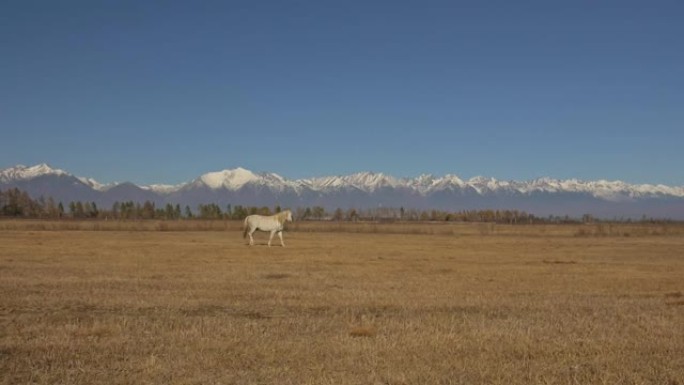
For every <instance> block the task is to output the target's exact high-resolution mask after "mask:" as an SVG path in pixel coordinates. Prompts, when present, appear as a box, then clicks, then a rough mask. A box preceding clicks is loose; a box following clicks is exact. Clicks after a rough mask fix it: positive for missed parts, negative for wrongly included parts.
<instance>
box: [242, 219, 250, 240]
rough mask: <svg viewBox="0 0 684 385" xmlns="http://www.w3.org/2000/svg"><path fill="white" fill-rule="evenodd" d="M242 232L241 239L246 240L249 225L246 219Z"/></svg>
mask: <svg viewBox="0 0 684 385" xmlns="http://www.w3.org/2000/svg"><path fill="white" fill-rule="evenodd" d="M243 227H244V232H243V233H242V238H247V233H249V225H248V224H247V218H245V223H244V225H243Z"/></svg>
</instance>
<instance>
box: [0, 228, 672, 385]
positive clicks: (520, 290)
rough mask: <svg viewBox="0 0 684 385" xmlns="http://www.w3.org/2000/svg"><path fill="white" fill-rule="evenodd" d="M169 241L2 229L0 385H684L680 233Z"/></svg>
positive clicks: (349, 233)
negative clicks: (282, 241) (253, 243)
mask: <svg viewBox="0 0 684 385" xmlns="http://www.w3.org/2000/svg"><path fill="white" fill-rule="evenodd" d="M161 225H163V223H162V224H161ZM161 225H160V224H159V223H156V224H155V223H152V224H145V225H142V224H137V225H133V226H129V227H126V226H124V225H116V224H102V223H99V224H97V226H99V227H98V228H94V226H95V225H94V224H85V225H84V224H70V225H69V226H72V227H69V226H65V225H59V224H50V223H45V222H30V223H29V222H25V223H20V224H17V223H16V222H0V384H393V385H399V384H666V385H677V384H680V385H681V384H684V237H683V236H682V232H681V228H674V229H672V228H665V227H662V228H661V227H658V226H653V227H645V228H643V227H620V228H613V227H610V228H601V229H599V228H598V227H563V226H557V227H554V226H536V227H535V226H529V227H525V226H518V227H505V226H494V225H488V224H471V225H464V224H459V225H454V226H443V225H437V224H432V225H431V224H422V225H411V226H413V227H410V228H409V227H392V226H389V227H381V226H379V225H378V226H375V227H373V226H369V225H366V224H345V225H344V226H347V227H345V228H341V227H340V228H335V227H334V225H331V226H332V227H329V228H326V229H324V230H326V231H315V230H316V227H315V225H306V224H299V225H298V226H297V223H294V224H293V225H295V226H293V227H292V231H290V232H286V233H285V241H286V243H287V247H286V248H280V247H272V248H268V247H266V246H264V244H265V242H266V234H264V233H260V234H257V238H256V239H257V243H258V244H260V245H258V246H255V247H251V248H250V247H247V246H245V242H244V240H243V239H242V237H241V236H242V234H241V232H239V231H238V227H239V226H238V225H235V224H223V225H221V224H219V225H216V226H219V228H218V229H217V228H215V227H212V226H214V225H211V226H210V225H207V226H208V227H207V228H206V229H202V230H204V231H187V230H188V229H185V230H186V231H177V230H181V229H180V228H175V227H173V226H175V225H173V224H167V225H166V226H167V227H165V228H164V227H160V226H161ZM145 226H151V227H149V228H148V227H145ZM221 226H223V228H221ZM307 226H310V227H307ZM364 226H365V227H364ZM402 226H403V225H402ZM92 230H107V231H92ZM154 230H161V231H154ZM190 230H192V229H190ZM195 230H197V229H195ZM319 230H320V229H319ZM276 244H278V242H276Z"/></svg>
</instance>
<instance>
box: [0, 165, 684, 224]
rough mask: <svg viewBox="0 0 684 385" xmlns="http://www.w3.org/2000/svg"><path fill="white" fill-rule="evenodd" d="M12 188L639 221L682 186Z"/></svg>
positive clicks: (679, 210) (93, 184)
mask: <svg viewBox="0 0 684 385" xmlns="http://www.w3.org/2000/svg"><path fill="white" fill-rule="evenodd" d="M12 187H18V188H20V189H22V190H25V191H27V192H28V193H29V194H31V195H32V196H35V197H39V196H51V197H53V198H54V199H55V200H59V201H63V202H70V201H77V200H81V201H83V200H88V201H94V202H96V203H98V204H100V205H111V204H112V203H114V202H116V201H119V202H122V201H128V200H133V201H140V200H143V201H144V200H151V201H154V202H155V203H157V204H165V203H173V204H176V203H178V204H182V205H189V206H190V207H195V206H196V205H197V204H199V203H217V204H221V205H223V204H241V205H259V206H273V205H275V204H279V205H281V206H289V207H301V206H312V205H321V206H324V207H326V208H328V209H334V208H337V207H341V208H351V207H354V208H370V207H378V206H384V207H406V208H421V209H428V208H437V209H444V210H453V211H456V210H464V209H487V208H492V209H519V210H525V211H528V212H531V213H534V214H537V215H549V214H553V215H582V214H586V213H590V214H594V215H596V216H606V217H615V216H617V217H630V216H641V215H647V216H652V217H667V218H676V219H684V186H680V187H675V186H665V185H650V184H640V185H633V184H628V183H625V182H622V181H607V180H598V181H581V180H577V179H569V180H558V179H552V178H539V179H535V180H531V181H501V180H497V179H494V178H487V177H481V176H480V177H474V178H471V179H468V180H463V179H461V178H459V177H458V176H456V175H453V174H449V175H445V176H441V177H440V176H434V175H430V174H424V175H420V176H418V177H415V178H397V177H394V176H391V175H386V174H383V173H375V172H360V173H356V174H351V175H338V176H327V177H316V178H309V179H296V180H292V179H287V178H284V177H282V176H280V175H278V174H274V173H267V172H263V173H255V172H252V171H250V170H246V169H244V168H239V167H238V168H235V169H226V170H221V171H215V172H208V173H205V174H203V175H200V176H199V177H198V178H196V179H194V180H192V181H189V182H186V183H181V184H178V185H165V184H154V185H148V186H137V185H135V184H132V183H128V182H126V183H112V184H102V183H99V182H97V181H96V180H94V179H92V178H85V177H76V176H74V175H71V174H69V173H68V172H66V171H64V170H60V169H54V168H52V167H50V166H48V165H47V164H39V165H36V166H32V167H26V166H21V165H20V166H15V167H11V168H7V169H4V170H0V189H6V188H12Z"/></svg>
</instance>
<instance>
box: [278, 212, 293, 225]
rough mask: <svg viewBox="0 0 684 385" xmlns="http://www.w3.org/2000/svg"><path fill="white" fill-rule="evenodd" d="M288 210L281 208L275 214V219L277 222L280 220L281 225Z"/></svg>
mask: <svg viewBox="0 0 684 385" xmlns="http://www.w3.org/2000/svg"><path fill="white" fill-rule="evenodd" d="M289 212H290V210H283V211H281V212H279V213H278V214H276V215H275V217H276V219H277V220H278V222H280V224H281V225H282V224H284V223H285V220H286V219H287V214H288V213H289Z"/></svg>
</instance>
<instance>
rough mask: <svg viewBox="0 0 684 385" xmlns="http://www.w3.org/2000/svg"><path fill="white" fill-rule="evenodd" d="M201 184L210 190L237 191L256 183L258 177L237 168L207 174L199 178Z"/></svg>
mask: <svg viewBox="0 0 684 385" xmlns="http://www.w3.org/2000/svg"><path fill="white" fill-rule="evenodd" d="M199 179H200V180H201V181H202V183H204V184H205V185H206V186H207V187H209V188H211V189H214V190H215V189H220V188H227V189H239V188H240V187H242V186H244V185H245V184H247V183H249V182H256V181H258V180H259V176H258V175H256V174H254V173H253V172H251V171H249V170H246V169H244V168H242V167H238V168H236V169H233V170H223V171H215V172H208V173H206V174H204V175H202V176H201V177H200V178H199Z"/></svg>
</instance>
